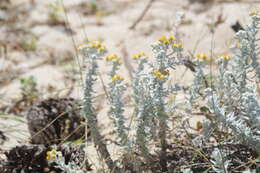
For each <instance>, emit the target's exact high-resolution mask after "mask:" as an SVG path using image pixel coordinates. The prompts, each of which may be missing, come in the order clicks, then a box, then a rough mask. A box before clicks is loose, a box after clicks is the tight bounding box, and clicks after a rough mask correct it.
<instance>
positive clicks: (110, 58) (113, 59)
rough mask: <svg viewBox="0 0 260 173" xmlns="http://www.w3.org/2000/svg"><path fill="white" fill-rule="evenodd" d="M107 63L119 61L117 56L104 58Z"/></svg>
mask: <svg viewBox="0 0 260 173" xmlns="http://www.w3.org/2000/svg"><path fill="white" fill-rule="evenodd" d="M106 60H107V61H120V58H119V57H118V56H117V54H112V55H110V56H106Z"/></svg>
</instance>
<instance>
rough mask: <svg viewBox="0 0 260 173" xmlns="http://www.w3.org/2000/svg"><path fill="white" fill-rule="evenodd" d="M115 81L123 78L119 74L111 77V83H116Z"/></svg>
mask: <svg viewBox="0 0 260 173" xmlns="http://www.w3.org/2000/svg"><path fill="white" fill-rule="evenodd" d="M116 80H124V77H123V76H121V75H120V74H116V75H114V76H113V77H112V81H113V82H114V81H116Z"/></svg>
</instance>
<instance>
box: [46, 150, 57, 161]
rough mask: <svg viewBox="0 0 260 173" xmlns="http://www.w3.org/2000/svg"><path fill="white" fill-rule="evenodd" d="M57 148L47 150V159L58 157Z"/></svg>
mask: <svg viewBox="0 0 260 173" xmlns="http://www.w3.org/2000/svg"><path fill="white" fill-rule="evenodd" d="M56 154H57V150H55V149H52V150H51V151H48V152H47V156H46V160H51V159H56Z"/></svg>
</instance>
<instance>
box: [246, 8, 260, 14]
mask: <svg viewBox="0 0 260 173" xmlns="http://www.w3.org/2000/svg"><path fill="white" fill-rule="evenodd" d="M256 14H260V9H255V10H250V11H249V15H256Z"/></svg>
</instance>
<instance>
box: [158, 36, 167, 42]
mask: <svg viewBox="0 0 260 173" xmlns="http://www.w3.org/2000/svg"><path fill="white" fill-rule="evenodd" d="M164 40H167V38H166V36H165V35H163V36H161V37H160V38H158V41H160V42H163V41H164Z"/></svg>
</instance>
